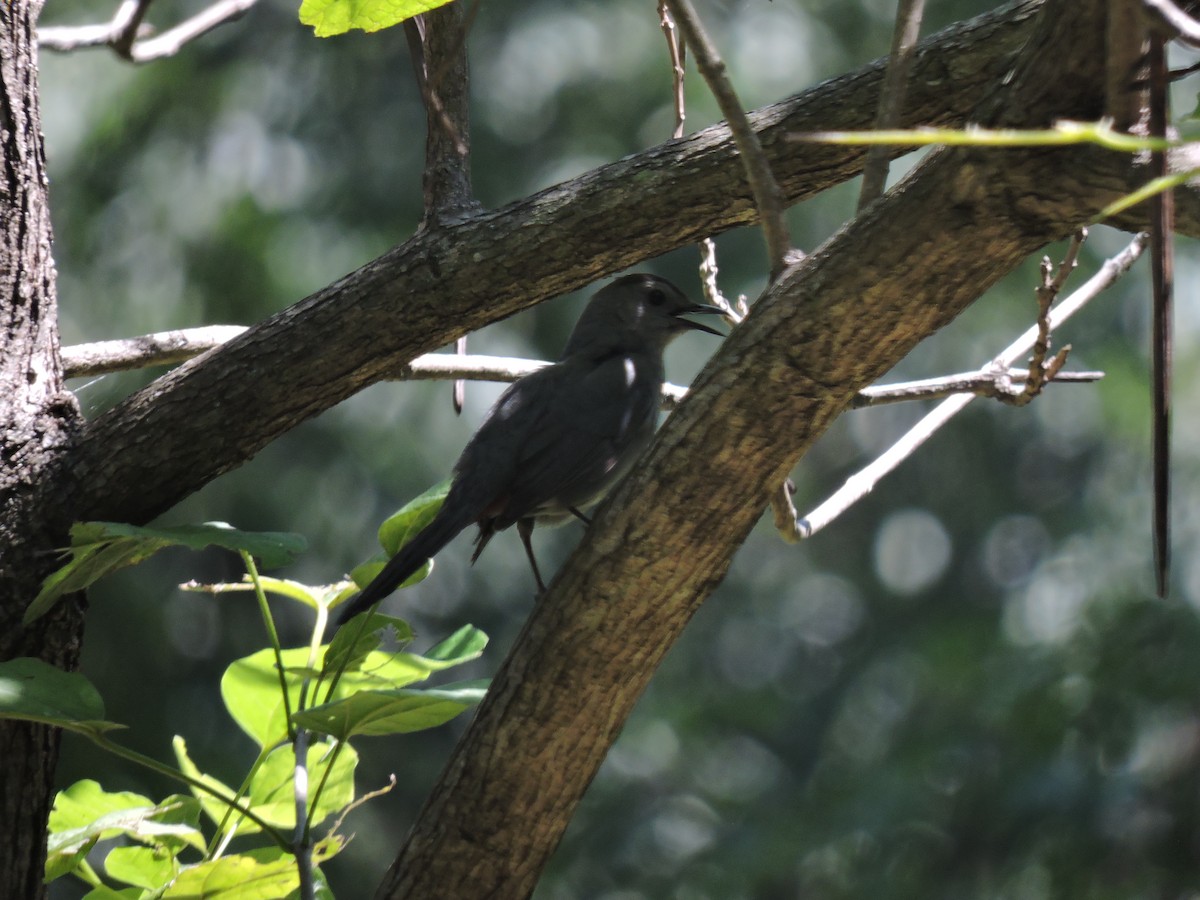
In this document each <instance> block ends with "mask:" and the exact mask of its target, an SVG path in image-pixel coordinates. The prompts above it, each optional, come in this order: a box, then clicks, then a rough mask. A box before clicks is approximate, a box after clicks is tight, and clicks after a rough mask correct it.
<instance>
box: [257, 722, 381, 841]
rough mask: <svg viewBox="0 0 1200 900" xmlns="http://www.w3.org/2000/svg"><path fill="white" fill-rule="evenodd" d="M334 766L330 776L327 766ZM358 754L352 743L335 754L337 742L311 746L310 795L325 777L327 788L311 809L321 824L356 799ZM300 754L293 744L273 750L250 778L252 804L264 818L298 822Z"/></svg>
mask: <svg viewBox="0 0 1200 900" xmlns="http://www.w3.org/2000/svg"><path fill="white" fill-rule="evenodd" d="M331 763H332V765H333V769H332V771H331V772H330V773H329V776H328V779H327V780H326V776H325V773H326V770H328V769H329V767H330V764H331ZM357 765H358V754H357V753H356V752H355V751H354V748H352V747H351V746H350V745H349V744H343V745H341V750H340V751H339V752H338V753H337V757H336V759H335V758H334V747H333V745H330V744H326V743H319V744H316V745H314V746H312V747H309V748H308V784H309V792H310V796H311V794H312V792H313V790H314V789H315V787H316V785H318V784H320V783H321V782H322V781H323V780H325V789H324V790H323V791H322V792H321V796H320V797H319V798H318V803H317V808H316V809H315V810H312V809H310V810H309V819H310V820H311V823H312V824H313V825H317V824H319V823H320V822H322V821H323V820H324V819H326V818H328V817H329V816H331V815H333V814H335V813H337V812H339V811H340V810H341V809H342V808H343V807H344V806H346V805H347V804H348V803H350V802H352V801H353V800H354V770H355V768H356V767H357ZM295 771H296V757H295V754H294V752H293V748H292V745H291V744H284V745H282V746H279V747H276V748H275V749H274V750H272V751H271V752H270V753H269V754H268V755H267V758H266V761H265V762H264V763H263V765H262V766H261V767H259V769H258V771H256V772H255V773H254V777H253V778H252V779H251V781H250V794H249V800H250V806H251V808H252V809H253V810H254V812H255V813H257V814H258V815H259V816H261V817H262V818H263V819H265V820H266V821H267V822H269V823H270V824H272V825H275V826H278V827H280V828H294V827H295V825H296V795H295Z"/></svg>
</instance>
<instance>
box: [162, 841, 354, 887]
mask: <svg viewBox="0 0 1200 900" xmlns="http://www.w3.org/2000/svg"><path fill="white" fill-rule="evenodd" d="M342 846H343V844H342V841H341V840H340V839H338V838H327V839H325V840H323V841H318V842H317V844H316V845H315V846H314V847H313V850H312V854H313V862H314V863H315V864H320V863H322V862H324V861H325V860H327V859H329V858H331V857H333V856H335V855H337V854H338V853H339V852H341V849H342ZM299 883H300V879H299V875H298V874H297V872H296V860H295V858H294V857H292V855H291V854H287V853H283V852H281V851H280V850H279V849H278V848H277V847H264V848H263V849H261V850H249V851H247V852H245V853H239V854H237V855H236V856H223V857H221V858H220V859H216V860H212V861H210V862H205V863H201V864H200V865H198V866H193V867H192V868H190V869H185V870H184V871H183V872H181V873H180V875H179V877H178V878H177V879H175V883H174V884H172V885H171V886H170V887H169V888H167V890H166V891H165V892H164V893H163V895H162V896H163V898H164V900H167V898H169V900H279V898H281V897H287V896H288V895H290V894H291V892H292V891H294V890H295V889H296V888H297V887H298V886H299Z"/></svg>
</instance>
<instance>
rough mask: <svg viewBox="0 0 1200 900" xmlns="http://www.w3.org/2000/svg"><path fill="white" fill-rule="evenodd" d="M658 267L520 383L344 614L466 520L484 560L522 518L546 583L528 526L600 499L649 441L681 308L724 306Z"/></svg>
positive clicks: (366, 603)
mask: <svg viewBox="0 0 1200 900" xmlns="http://www.w3.org/2000/svg"><path fill="white" fill-rule="evenodd" d="M718 312H720V310H719V309H717V308H716V307H714V306H704V305H699V304H695V303H692V302H691V301H690V300H688V298H687V297H686V296H685V295H684V294H683V292H682V291H680V290H679V289H678V288H677V287H675V286H674V285H673V284H671V283H670V282H669V281H667V280H665V279H663V278H659V277H657V276H655V275H626V276H624V277H623V278H618V279H617V280H616V281H614V282H612V283H611V284H609V285H607V286H606V287H604V288H602V289H601V290H600V291H598V292H597V293H596V295H595V296H594V297H593V298H592V299H591V301H590V302H589V303H588V305H587V308H586V309H585V310H584V312H583V315H582V316H581V317H580V319H579V322H578V323H577V324H576V326H575V330H574V331H573V332H572V333H571V337H570V339H569V340H568V341H567V346H566V349H565V350H564V351H563V354H562V356H561V357H560V358H559V360H558V362H556V363H554V365H551V366H547V367H546V368H544V369H540V370H538V371H537V372H534V373H532V374H530V375H526V376H525V377H523V378H521V379H519V380H517V381H515V382H513V384H512V385H510V386H509V388H508V389H507V390H506V391H505V392H504V393H503V394H502V395H501V396H500V399H499V400H497V401H496V405H495V406H493V407H492V409H491V411H490V412H489V413H488V415H487V417H486V418H485V419H484V421H483V424H482V425H480V426H479V430H478V431H477V432H476V433H475V435H474V437H472V438H471V440H470V442H469V443H468V444H467V446H466V448H465V449H464V450H463V452H462V456H460V457H459V460H458V462H457V463H456V464H455V466H454V478H453V481H452V482H451V486H450V491H449V493H448V494H447V496H446V501H445V503H443V505H442V508H441V510H440V511H439V512H438V514H437V515H436V516H435V517H434V519H433V521H432V522H430V523H429V525H427V526H426V527H425V528H424V530H422V531H421V532H420V533H419V534H417V535H416V537H414V538H413V539H412V540H411V541H409V542H408V543H407V544H405V545H404V546H403V547H401V548H400V550H399V551H398V552H397V553H396V555H395V556H393V557H392V558H391V560H390V561H389V562H388V564H387V565H386V566H384V568H383V570H382V571H381V572H380V573H379V575H378V576H376V577H375V579H374V580H373V581H372V582H371V583H370V584H369V585H367V587H365V588H364V589H363V590H362V592H361V593H360V594H358V596H356V597H354V598H352V599H351V600H350V602H349V603H348V604H346V606H345V609H344V611H343V612H342V614H341V615H340V616H339V619H338V621H339V623H341V622H345V621H346V620H347V619H349V618H350V617H351V616H354V615H355V614H357V613H359V612H362V611H363V610H364V609H367V608H368V607H370V606H372V605H374V604H375V603H378V602H379V601H380V600H382V599H383V598H384V597H386V596H387V595H388V594H390V593H391V592H392V591H393V590H395V589H396V588H397V587H398V586H399V585H400V584H401V583H402V582H403V581H404V580H405V579H406V578H408V577H409V576H410V575H412V573H413V572H415V571H417V569H419V568H420V567H421V566H422V565H424V564H425V560H427V559H429V558H430V557H432V556H433V555H434V554H436V553H437V552H438V551H439V550H441V549H442V547H444V546H446V544H447V543H449V542H450V541H451V540H452V539H453V538H454V537H455V535H457V534H458V533H459V532H460V531H462V530H463V529H464V528H466V527H467V526H468V525H471V524H473V523H474V524H477V525H478V526H479V536H478V538H477V539H476V549H475V554H474V556H472V557H471V559H472V561H474V559H475V557H477V556H478V555H479V553H480V551H482V550H483V548H484V547H485V546H486V545H487V543H488V541H489V540H491V538H492V535H493V534H495V533H496V532H497V531H501V530H503V529H505V528H508V527H509V526H510V525H513V524H516V525H517V530H518V531H519V532H520V535H521V539H522V541H523V543H524V544H525V550H526V552H527V553H528V555H529V561H530V563H531V564H532V566H533V571H534V577H535V578H536V579H537V582H538V587H539V588H540V589H543V590H544V585H543V583H542V578H541V574H540V573H539V572H538V569H537V561H536V560H535V559H534V556H533V548H532V546H531V545H530V543H529V533H530V531H531V530H532V528H533V525H534V523H535V522H537V523H540V524H554V523H558V522H562V521H565V520H567V519H569V518H570V517H571V516H580V517H581V518H582V512H581V510H583V509H586V508H587V507H588V506H590V505H591V504H593V503H595V502H596V501H597V500H599V499H600V498H601V497H602V496H603V495H604V493H605V491H607V490H608V489H609V488H610V487H611V486H612V485H613V484H614V483H615V482H616V481H617V480H618V479H619V478H620V477H621V476H622V475H623V474H624V473H625V472H626V471H627V470H628V469H629V467H630V465H631V464H632V463H633V462H634V460H636V459H637V457H638V455H639V454H640V453H641V452H642V450H643V449H644V448H645V447H646V445H647V444H648V443H649V442H650V438H651V436H652V435H653V433H654V424H655V420H656V417H657V412H658V401H659V389H660V387H661V385H662V382H663V377H664V373H663V351H664V350H665V349H666V347H667V344H668V343H670V342H671V340H672V339H673V338H675V337H676V336H678V335H680V334H682V333H683V332H684V331H687V330H688V329H699V330H701V331H707V332H710V333H711V334H716V335H720V332H719V331H715V330H714V329H712V328H709V327H708V326H706V325H702V324H700V323H698V322H690V321H688V320H687V319H685V318H683V316H684V315H687V314H689V313H718Z"/></svg>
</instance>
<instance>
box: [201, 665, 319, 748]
mask: <svg viewBox="0 0 1200 900" xmlns="http://www.w3.org/2000/svg"><path fill="white" fill-rule="evenodd" d="M308 657H309V649H308V648H307V647H293V648H291V649H289V650H284V651H283V665H284V667H285V669H290V668H293V667H296V668H299V667H302V666H305V665H307V663H308ZM285 674H286V676H287V677H286V682H287V687H288V699H289V702H290V703H291V708H292V709H295V708H296V707H297V705H298V704H299V702H300V689H301V686H302V685H303V682H304V679H303V677H297V676H296V674H295V673H294V672H286V673H285ZM221 698H222V699H223V700H224V701H225V708H226V709H227V710H229V714H230V715H231V716H233V720H234V721H235V722H237V723H238V726H239V727H240V728H241V729H242V731H244V732H246V734H248V735H249V736H250V737H251V738H253V739H254V740H255V741H256V742H257V743H258V745H259V746H260V747H271V746H274V745H275V744H278V743H279V742H280V741H282V740H284V738H286V737H287V722H286V719H285V708H284V703H283V697H282V695H281V693H280V688H279V674H278V673H277V672H276V670H275V654H274V652H273V651H272V650H271V648H270V647H267V648H265V649H263V650H259V651H258V652H257V653H252V654H251V655H250V656H244V657H242V658H241V659H238V660H234V661H233V662H232V663H230V664H229V667H228V668H227V669H226V670H225V674H224V675H222V676H221Z"/></svg>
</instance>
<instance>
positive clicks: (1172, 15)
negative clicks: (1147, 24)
mask: <svg viewBox="0 0 1200 900" xmlns="http://www.w3.org/2000/svg"><path fill="white" fill-rule="evenodd" d="M1141 3H1142V9H1144V10H1145V11H1146V13H1147V14H1148V15H1149V16H1150V18H1151V19H1152V20H1153V21H1154V22H1155V24H1157V25H1158V26H1159V27H1160V29H1161V30H1162V31H1164V32H1165V33H1166V34H1167V35H1169V36H1170V37H1173V38H1181V39H1183V40H1185V41H1187V42H1188V43H1189V44H1200V22H1198V21H1197V20H1196V19H1193V18H1192V17H1191V16H1189V15H1188V14H1187V13H1186V12H1184V11H1183V10H1182V9H1180V8H1179V7H1178V6H1176V5H1175V4H1174V3H1172V2H1171V0H1141Z"/></svg>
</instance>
